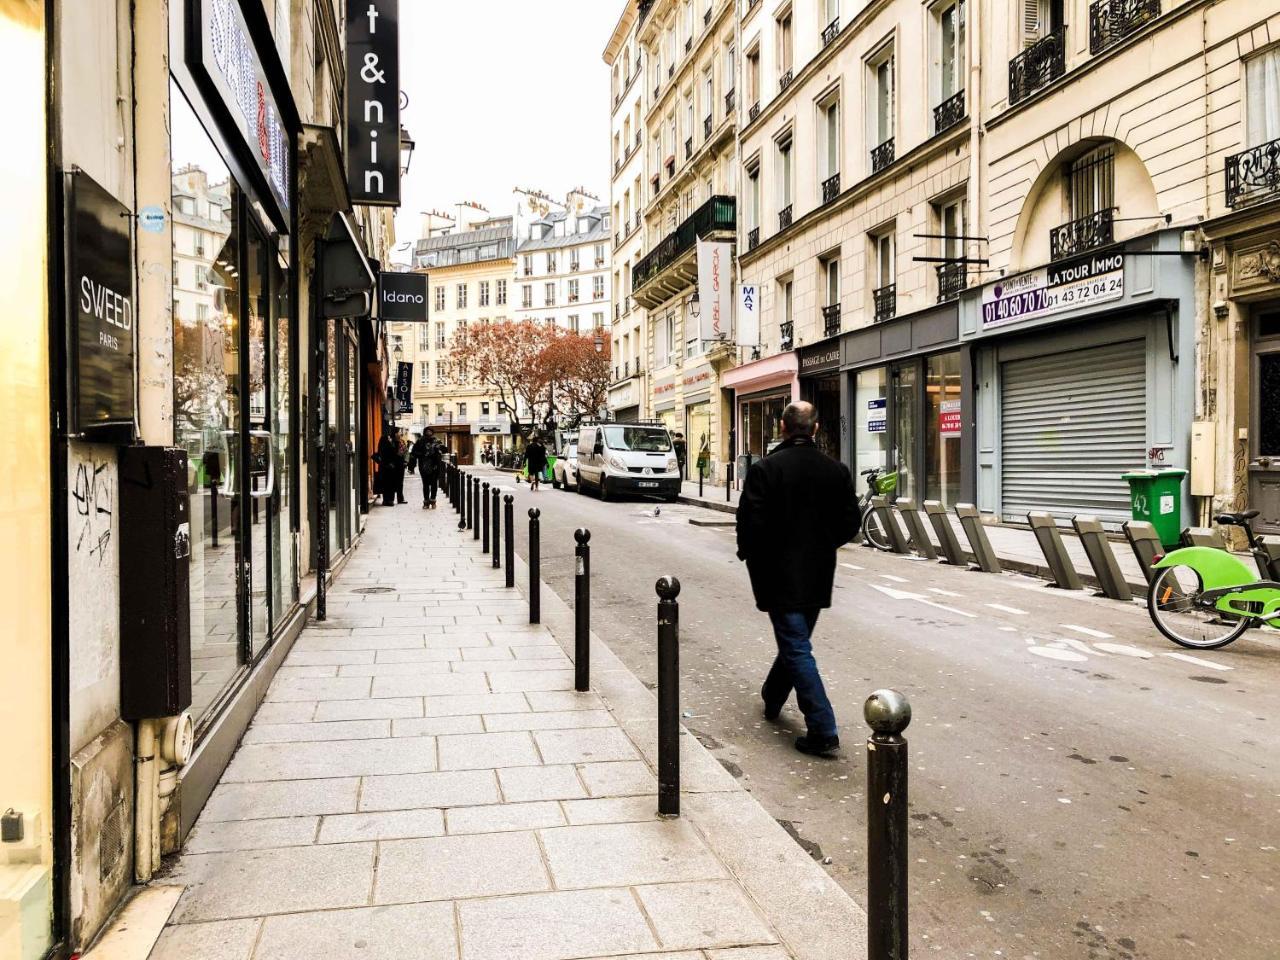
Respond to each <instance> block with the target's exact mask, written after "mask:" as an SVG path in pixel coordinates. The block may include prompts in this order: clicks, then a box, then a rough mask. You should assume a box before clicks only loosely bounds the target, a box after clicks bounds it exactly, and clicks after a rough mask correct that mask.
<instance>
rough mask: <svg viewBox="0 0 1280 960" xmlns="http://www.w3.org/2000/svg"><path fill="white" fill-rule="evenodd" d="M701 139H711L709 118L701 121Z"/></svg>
mask: <svg viewBox="0 0 1280 960" xmlns="http://www.w3.org/2000/svg"><path fill="white" fill-rule="evenodd" d="M702 139H703V140H710V139H711V118H710V117H704V118H703V120H702Z"/></svg>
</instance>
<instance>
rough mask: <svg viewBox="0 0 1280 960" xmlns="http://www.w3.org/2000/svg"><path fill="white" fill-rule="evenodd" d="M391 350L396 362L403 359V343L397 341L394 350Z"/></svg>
mask: <svg viewBox="0 0 1280 960" xmlns="http://www.w3.org/2000/svg"><path fill="white" fill-rule="evenodd" d="M391 352H392V353H393V354H395V358H396V363H399V362H400V361H401V360H403V359H404V345H403V344H400V343H397V344H396V348H395V350H393V351H391Z"/></svg>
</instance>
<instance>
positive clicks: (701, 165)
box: [631, 0, 738, 480]
mask: <svg viewBox="0 0 1280 960" xmlns="http://www.w3.org/2000/svg"><path fill="white" fill-rule="evenodd" d="M636 17H637V26H636V37H637V40H638V42H639V45H640V49H641V58H642V61H643V64H644V73H643V75H642V78H641V80H640V81H639V82H642V83H645V84H646V85H647V86H646V90H645V96H646V97H649V98H650V99H649V100H648V104H647V106H646V107H645V108H644V118H645V119H644V128H645V133H644V141H645V144H646V146H645V148H644V149H645V150H647V152H648V155H647V157H646V158H645V164H646V173H647V175H648V178H649V179H648V182H647V183H646V184H645V185H644V188H645V196H644V204H643V209H642V215H643V219H644V226H643V232H644V246H645V249H646V250H647V251H648V252H647V253H646V254H645V255H644V256H643V257H641V259H640V260H639V261H637V262H636V263H634V264H633V266H632V269H631V296H632V298H633V300H634V301H635V305H636V306H638V307H639V308H643V309H644V310H645V312H646V322H645V323H644V327H645V332H644V333H643V335H642V336H643V339H644V341H645V347H644V351H643V354H642V357H643V359H644V360H645V365H646V370H647V384H646V385H647V393H648V408H647V411H646V412H647V413H649V414H650V415H651V416H653V417H657V418H660V419H661V420H662V421H663V422H664V423H666V424H667V426H668V428H670V429H671V430H672V431H673V432H674V431H680V432H682V433H684V435H685V438H686V441H687V443H688V445H689V449H690V451H691V456H690V457H689V458H688V464H689V469H690V470H691V471H693V470H695V469H696V466H695V465H696V464H697V463H699V462H701V463H703V464H704V465H705V469H706V474H707V476H708V477H709V478H711V479H712V480H717V479H722V478H724V477H726V476H727V475H728V472H729V471H728V469H727V468H728V467H729V466H730V465H731V464H732V462H733V442H734V440H733V430H732V422H731V421H732V418H731V416H730V414H729V411H730V402H729V400H728V399H727V398H726V396H725V394H724V391H723V384H722V376H723V374H724V372H725V370H727V369H728V368H730V367H731V366H733V365H734V364H736V362H737V357H738V351H737V349H736V346H735V345H734V341H733V337H732V336H730V335H728V331H726V336H725V337H724V338H723V339H716V340H704V339H702V335H701V332H700V327H699V323H698V318H699V316H700V309H701V307H700V301H699V297H698V295H697V294H698V289H697V287H698V284H697V273H698V271H697V254H696V247H697V241H698V240H699V239H701V240H710V241H727V242H730V243H732V242H733V241H734V240H735V239H736V230H737V202H736V199H735V197H736V194H737V182H738V163H737V154H736V150H737V126H738V124H737V119H738V101H737V74H738V70H737V62H738V55H737V51H738V24H737V19H736V10H735V5H734V3H733V2H731V0H652V2H640V3H638V5H637V7H636ZM732 272H733V271H732V270H730V273H731V274H732ZM725 280H726V281H727V282H728V283H730V284H733V283H735V282H736V278H735V277H734V276H729V277H726V278H725Z"/></svg>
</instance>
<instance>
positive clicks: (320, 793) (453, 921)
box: [152, 510, 864, 960]
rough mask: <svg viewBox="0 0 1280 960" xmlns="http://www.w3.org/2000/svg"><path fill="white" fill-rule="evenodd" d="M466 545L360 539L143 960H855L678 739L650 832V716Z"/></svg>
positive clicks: (630, 685) (377, 529)
mask: <svg viewBox="0 0 1280 960" xmlns="http://www.w3.org/2000/svg"><path fill="white" fill-rule="evenodd" d="M455 527H456V519H455V515H454V514H453V513H452V511H448V510H442V511H439V512H420V511H413V510H399V511H386V512H382V511H378V512H375V513H374V514H373V516H372V517H371V518H370V523H369V526H368V528H367V530H366V533H365V536H364V540H363V542H362V543H361V544H360V546H359V547H358V548H357V550H356V552H355V554H354V555H353V556H352V557H351V558H350V559H349V560H348V562H347V564H346V566H345V568H344V569H343V572H342V575H341V580H340V583H339V584H336V585H335V587H334V589H333V590H332V591H331V593H330V604H329V609H330V617H331V619H330V620H329V621H328V622H326V623H325V624H314V623H313V624H310V625H308V627H307V629H306V630H305V631H304V632H303V634H302V636H301V637H300V638H299V639H298V641H297V643H296V645H295V647H294V649H293V651H292V653H291V655H290V657H289V658H287V659H286V662H285V666H284V667H283V668H282V670H281V672H280V673H279V674H278V675H277V676H276V677H275V678H274V679H273V681H272V683H271V686H270V689H269V691H268V694H267V698H266V701H265V702H264V703H263V704H262V706H261V709H260V710H259V713H258V715H257V717H256V718H255V720H254V722H253V724H252V725H251V726H250V728H249V731H248V732H247V734H246V736H245V738H244V741H243V743H242V744H241V746H240V749H239V750H238V751H237V753H236V755H235V757H234V758H233V759H232V762H231V763H230V765H229V766H228V768H227V770H226V772H225V773H224V775H223V778H222V780H221V782H220V783H219V785H218V786H217V787H216V788H215V790H214V792H213V794H212V796H211V798H210V801H209V803H208V805H207V806H206V808H205V810H204V812H203V813H202V815H201V817H200V819H199V821H198V823H197V825H196V827H195V829H194V830H193V831H192V833H191V835H190V837H189V838H188V843H187V848H186V850H185V851H184V853H183V855H182V856H181V857H179V858H178V859H177V861H176V862H175V863H174V864H173V865H172V867H171V868H170V870H169V874H170V876H169V877H168V878H166V880H165V882H174V881H176V882H179V883H184V884H186V890H185V892H184V893H183V896H182V898H181V900H180V901H179V903H178V906H177V908H176V909H175V911H174V915H173V917H172V919H171V923H170V926H169V927H168V928H167V929H166V931H165V933H164V934H163V936H162V937H161V939H160V941H159V942H158V943H157V945H156V948H155V951H154V952H153V954H152V956H153V957H154V958H159V960H168V958H173V957H182V958H183V960H186V958H188V957H199V958H205V957H208V958H212V960H221V958H224V957H226V958H235V960H263V958H270V960H278V958H294V957H299V958H302V957H307V958H310V957H320V956H323V957H326V958H328V957H336V958H353V960H355V958H359V960H382V958H391V957H396V958H397V960H398V958H400V957H403V956H412V957H422V958H426V960H443V958H448V960H604V958H609V960H640V958H644V960H825V958H828V957H830V958H831V960H835V958H836V957H837V956H838V957H840V958H841V960H846V958H850V957H855V956H862V955H864V953H863V950H864V948H863V946H862V943H863V941H862V935H861V929H860V924H861V922H862V915H861V913H860V911H858V909H857V908H856V907H855V906H854V905H853V904H852V903H851V902H849V901H848V899H847V897H845V896H844V895H843V893H840V892H839V888H838V887H836V886H835V884H834V883H832V882H831V881H830V879H829V878H828V877H827V876H826V874H825V873H823V872H822V871H821V869H819V868H818V867H816V866H815V865H814V864H813V863H812V861H811V860H809V859H808V857H807V855H806V854H805V853H804V852H803V851H802V850H800V848H799V847H797V846H796V845H795V844H794V842H793V841H792V840H791V839H790V838H789V837H788V836H787V835H786V834H785V833H784V832H783V831H782V830H781V829H780V828H779V827H778V826H777V824H776V823H774V822H773V820H772V819H771V818H770V817H769V816H768V815H767V814H765V813H764V811H763V810H762V809H760V807H759V806H758V805H757V804H756V803H755V801H754V800H753V799H751V798H750V796H749V795H748V794H746V793H745V792H744V791H743V790H742V789H741V788H740V787H739V785H738V784H737V782H736V781H735V780H734V779H733V778H732V777H731V776H729V774H727V773H726V772H725V771H724V770H723V769H722V768H721V767H720V765H719V764H718V763H716V762H715V760H714V759H713V758H712V757H711V756H710V755H709V754H708V753H707V752H706V751H705V750H703V749H702V747H701V745H700V744H699V743H698V742H697V741H696V740H695V739H694V738H693V737H691V736H689V735H687V733H686V734H684V735H683V736H682V737H681V759H682V765H683V773H684V785H685V788H686V794H687V799H686V801H685V803H686V810H687V813H686V816H685V817H684V818H682V819H680V820H676V821H667V820H663V819H660V818H658V816H657V814H656V809H655V808H656V791H657V782H656V779H655V777H654V769H655V763H656V727H655V721H654V717H655V715H656V714H655V704H654V698H653V695H652V693H651V692H650V691H648V690H647V689H646V688H644V686H643V685H642V684H640V682H639V681H638V680H637V679H636V678H635V677H634V676H633V675H632V674H630V673H629V672H628V671H627V670H626V669H625V668H624V667H623V665H622V664H621V662H620V661H619V660H618V659H617V658H616V657H615V656H614V655H613V653H612V652H611V651H610V650H609V649H608V647H607V646H606V645H605V644H603V643H602V642H600V641H599V639H598V638H594V637H593V641H592V642H593V645H594V646H593V651H592V661H593V674H592V684H593V689H592V691H591V692H589V693H577V692H575V691H574V690H573V682H574V677H573V671H572V661H571V650H572V645H571V642H566V641H568V640H569V638H571V637H572V621H571V620H569V619H566V617H567V616H568V609H567V607H565V606H564V604H563V603H562V602H561V601H560V599H559V598H558V597H556V596H555V594H553V593H551V592H550V590H549V589H548V588H546V586H545V585H544V586H543V591H542V596H543V609H544V620H545V622H544V624H542V625H530V624H528V623H527V606H526V605H525V601H524V600H523V598H522V596H521V595H519V594H515V595H513V594H512V593H511V592H509V591H507V590H506V589H505V586H504V584H503V574H502V573H501V572H500V571H494V570H493V569H492V567H491V565H490V562H489V557H488V556H487V555H481V554H480V551H479V548H478V545H475V544H474V542H473V541H472V540H470V539H469V538H463V537H460V536H459V535H458V533H457V531H456V529H455ZM517 576H518V579H519V580H520V581H521V582H522V583H523V582H525V579H526V577H527V573H526V572H525V570H524V567H523V565H522V564H519V565H518V571H517ZM370 588H372V589H374V590H377V591H378V592H376V593H363V594H362V593H358V592H357V591H358V590H365V589H370ZM695 801H697V802H695ZM782 884H785V885H786V888H785V889H783V888H782ZM780 911H783V912H786V913H787V915H786V916H780V915H779V914H780ZM797 918H798V919H797ZM827 927H830V928H831V929H833V930H835V931H836V932H837V933H838V934H839V949H838V950H837V949H836V948H835V946H834V943H835V942H836V941H835V940H832V938H830V937H828V936H826V934H825V933H824V932H823V931H824V929H825V928H827Z"/></svg>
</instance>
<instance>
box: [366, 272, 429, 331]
mask: <svg viewBox="0 0 1280 960" xmlns="http://www.w3.org/2000/svg"><path fill="white" fill-rule="evenodd" d="M378 290H379V299H378V316H379V317H380V318H381V319H383V320H395V321H397V322H406V323H425V322H426V320H427V275H426V274H425V273H397V272H388V271H383V272H382V273H379V274H378Z"/></svg>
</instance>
